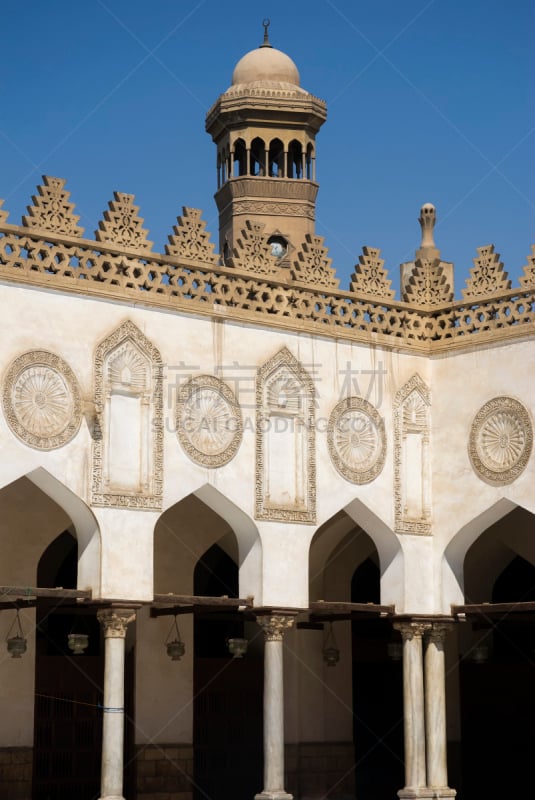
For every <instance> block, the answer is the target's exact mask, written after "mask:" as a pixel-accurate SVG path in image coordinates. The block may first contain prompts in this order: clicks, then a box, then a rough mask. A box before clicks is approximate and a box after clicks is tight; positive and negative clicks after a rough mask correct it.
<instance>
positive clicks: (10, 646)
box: [6, 608, 27, 658]
mask: <svg viewBox="0 0 535 800" xmlns="http://www.w3.org/2000/svg"><path fill="white" fill-rule="evenodd" d="M13 628H15V633H14V635H13V636H10V633H11V632H12V631H13ZM6 644H7V652H8V653H10V654H11V658H20V657H21V656H22V655H24V653H25V652H26V648H27V641H26V637H25V636H24V633H23V631H22V625H21V624H20V617H19V610H18V608H17V613H16V615H15V619H14V620H13V622H12V623H11V627H10V629H9V630H8V632H7V636H6Z"/></svg>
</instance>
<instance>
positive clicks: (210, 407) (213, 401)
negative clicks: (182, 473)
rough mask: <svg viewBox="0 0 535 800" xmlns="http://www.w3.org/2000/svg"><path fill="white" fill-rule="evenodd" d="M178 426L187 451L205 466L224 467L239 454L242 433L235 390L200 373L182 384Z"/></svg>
mask: <svg viewBox="0 0 535 800" xmlns="http://www.w3.org/2000/svg"><path fill="white" fill-rule="evenodd" d="M176 429H177V435H178V439H179V441H180V444H181V445H182V447H183V449H184V451H185V453H186V454H187V455H188V456H189V457H190V458H191V460H192V461H195V462H196V463H197V464H201V465H202V466H205V467H212V468H213V467H222V466H224V465H225V464H228V462H229V461H231V460H232V459H233V458H234V456H235V455H236V453H237V451H238V448H239V446H240V443H241V440H242V434H243V422H242V415H241V410H240V407H239V405H238V402H237V400H236V397H235V395H234V392H233V391H232V390H231V389H230V388H229V387H228V386H227V384H226V383H224V381H222V380H220V379H219V378H216V377H214V376H213V375H197V376H196V377H194V378H192V379H191V380H189V381H188V382H187V383H186V384H184V386H182V387H181V389H180V391H179V393H178V397H177V406H176Z"/></svg>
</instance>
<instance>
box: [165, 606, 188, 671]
mask: <svg viewBox="0 0 535 800" xmlns="http://www.w3.org/2000/svg"><path fill="white" fill-rule="evenodd" d="M173 634H174V639H171V636H172V635H173ZM164 644H165V648H166V650H167V655H168V656H169V658H170V659H171V661H180V659H181V658H182V656H183V655H184V653H185V652H186V645H185V644H184V642H183V641H182V640H181V638H180V631H179V629H178V623H177V621H176V615H175V619H174V622H173V624H172V625H171V630H170V631H169V633H168V634H167V639H166V640H165V642H164Z"/></svg>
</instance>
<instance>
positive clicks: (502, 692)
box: [459, 508, 535, 800]
mask: <svg viewBox="0 0 535 800" xmlns="http://www.w3.org/2000/svg"><path fill="white" fill-rule="evenodd" d="M534 533H535V516H534V515H532V514H530V513H529V512H528V511H526V510H524V509H522V508H515V509H514V510H513V511H511V512H509V513H508V514H507V515H506V516H504V517H503V518H502V519H500V520H499V521H498V522H496V523H495V524H494V525H492V526H491V527H489V528H488V529H487V530H486V531H484V532H483V533H482V534H481V535H480V536H479V537H478V539H477V540H476V541H475V542H474V543H473V544H472V546H471V547H470V548H469V550H468V552H467V554H466V557H465V561H464V587H465V601H466V603H467V604H482V603H487V602H488V603H521V602H534V601H535V537H534V535H533V534H534ZM489 608H491V607H489ZM534 623H535V614H534V612H528V613H526V614H519V613H516V612H514V611H512V612H511V613H505V614H503V615H499V616H497V615H495V614H494V613H493V612H492V611H491V610H490V611H489V613H488V614H487V613H481V614H479V615H478V616H473V617H469V618H468V624H467V625H464V626H460V628H461V629H460V630H459V643H460V653H461V661H460V667H459V678H460V693H461V704H460V707H461V714H460V717H461V733H462V739H461V765H462V777H461V787H462V792H463V795H464V796H465V797H467V798H471V797H485V798H488V799H489V800H498V799H499V798H503V797H514V796H519V797H520V796H522V794H523V793H525V791H526V787H528V786H529V785H530V784H531V751H532V744H533V740H534V735H535V723H534V719H535V624H534ZM489 765H490V768H489Z"/></svg>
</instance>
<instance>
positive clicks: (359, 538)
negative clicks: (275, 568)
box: [310, 509, 404, 800]
mask: <svg viewBox="0 0 535 800" xmlns="http://www.w3.org/2000/svg"><path fill="white" fill-rule="evenodd" d="M352 511H354V509H352ZM357 516H358V514H356V513H354V514H352V516H350V514H349V513H347V512H346V511H340V512H338V513H337V514H335V515H334V516H333V517H332V518H331V519H330V520H328V521H327V522H326V523H324V525H322V526H321V527H320V528H319V529H318V531H317V532H316V534H315V536H314V539H313V541H312V545H311V549H310V598H311V600H312V601H314V600H319V599H322V600H324V601H330V602H333V601H334V602H338V603H358V604H367V603H371V604H380V603H381V602H383V598H382V596H381V574H383V575H384V572H385V571H386V570H387V569H388V567H390V566H391V565H392V564H393V561H394V558H395V556H396V552H397V551H396V550H395V547H394V544H395V543H394V544H392V543H390V541H389V535H390V537H391V538H392V539H393V538H394V537H393V534H389V533H388V531H383V532H381V531H380V530H379V532H377V531H375V533H374V535H375V536H378V537H379V538H378V541H379V543H380V546H381V547H382V552H383V562H381V560H380V556H379V552H378V546H377V544H376V541H375V540H374V539H373V538H372V536H371V535H369V534H368V533H367V532H366V530H364V527H363V524H364V523H363V524H362V525H361V524H359V523H358V521H356V517H357ZM364 516H365V515H363V517H364ZM366 520H367V523H370V522H371V523H372V524H373V519H372V515H371V514H369V515H368V518H366ZM377 527H379V526H377ZM389 546H390V549H391V550H392V552H391V553H390V551H389V550H388V547H389ZM317 618H318V619H320V618H321V616H318V617H317ZM324 618H325V621H324V623H323V624H324V632H323V641H324V642H325V641H327V638H328V637H329V632H330V630H331V623H332V630H333V631H334V634H335V637H336V643H337V646H338V647H339V649H340V661H339V663H338V664H337V666H336V667H335V668H327V670H323V677H324V681H325V683H326V686H327V690H328V691H327V692H326V693H325V697H324V709H325V710H324V713H325V716H326V719H327V720H328V728H330V730H329V729H328V728H327V726H326V732H327V735H328V736H329V737H330V738H333V739H334V738H335V736H336V735H337V732H339V736H338V740H339V741H344V740H347V739H348V738H349V739H350V741H351V745H352V753H351V759H352V763H351V764H350V765H347V766H346V770H345V775H346V777H344V779H343V780H344V784H343V785H344V789H345V790H346V792H347V794H348V796H356V797H358V798H359V800H376V798H377V800H380V799H382V798H383V797H387V796H389V794H390V796H395V793H396V792H397V791H398V790H399V788H400V786H403V778H404V776H403V707H402V704H403V693H402V669H401V642H400V640H399V638H398V634H397V632H395V631H394V630H393V628H392V624H391V622H390V621H389V620H388V619H384V618H380V617H379V616H378V615H377V614H373V613H369V614H366V613H364V612H362V613H360V612H359V613H357V612H356V611H355V612H353V613H349V612H348V613H344V612H341V613H339V614H338V613H335V614H332V615H329V614H325V615H324ZM333 779H334V770H333V771H332V776H328V780H327V789H328V790H331V789H332V787H333V786H334V785H335V782H334V780H333Z"/></svg>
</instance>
